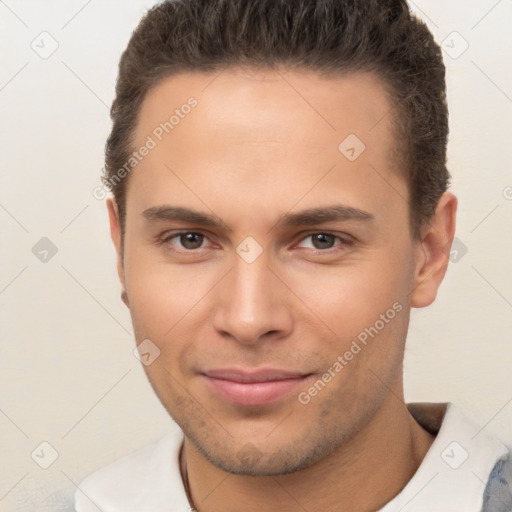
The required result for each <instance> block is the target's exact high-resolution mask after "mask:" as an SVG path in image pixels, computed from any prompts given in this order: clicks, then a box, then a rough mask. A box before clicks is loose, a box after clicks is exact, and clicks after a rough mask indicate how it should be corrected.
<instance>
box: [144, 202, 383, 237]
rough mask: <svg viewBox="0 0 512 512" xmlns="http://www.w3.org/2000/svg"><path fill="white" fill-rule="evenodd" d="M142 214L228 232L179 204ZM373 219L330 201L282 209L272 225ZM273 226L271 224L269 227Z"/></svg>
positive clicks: (221, 224)
mask: <svg viewBox="0 0 512 512" xmlns="http://www.w3.org/2000/svg"><path fill="white" fill-rule="evenodd" d="M142 216H143V217H144V218H145V219H146V220H148V221H149V222H158V221H165V220H167V221H169V220H171V221H182V222H189V223H191V224H199V225H201V226H205V227H214V228H221V229H224V230H225V231H227V232H232V231H233V230H232V228H231V227H229V226H228V225H227V224H226V223H225V222H224V221H223V220H222V219H220V218H219V217H217V216H216V215H212V214H208V213H202V212H199V211H196V210H192V209H190V208H184V207H181V206H171V205H162V206H154V207H152V208H148V209H147V210H144V211H143V212H142ZM353 220H355V221H366V222H368V221H373V220H375V217H374V215H372V214H371V213H369V212H366V211H364V210H360V209H359V208H354V207H352V206H346V205H333V206H327V207H318V208H310V209H308V210H303V211H301V212H297V213H286V214H283V215H281V216H280V217H279V220H278V221H277V223H276V224H275V225H274V226H273V227H276V226H311V225H315V224H321V223H323V222H337V221H338V222H340V221H344V222H345V221H353ZM271 229H273V228H271Z"/></svg>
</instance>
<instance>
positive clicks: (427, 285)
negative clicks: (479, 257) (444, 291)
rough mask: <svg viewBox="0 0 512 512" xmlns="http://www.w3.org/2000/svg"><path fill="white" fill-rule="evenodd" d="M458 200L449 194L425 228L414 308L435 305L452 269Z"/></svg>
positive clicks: (418, 258) (420, 249)
mask: <svg viewBox="0 0 512 512" xmlns="http://www.w3.org/2000/svg"><path fill="white" fill-rule="evenodd" d="M456 211H457V198H456V197H455V196H454V195H453V194H452V193H451V192H445V193H444V194H443V195H442V196H441V198H440V199H439V201H438V203H437V207H436V211H435V213H434V215H433V216H432V218H431V219H430V221H429V222H428V223H427V224H426V225H425V226H424V229H423V232H422V235H421V240H420V241H419V242H418V247H417V252H416V254H417V258H416V270H415V276H414V287H413V290H412V292H411V306H412V307H415V308H423V307H426V306H429V305H430V304H432V302H434V300H435V298H436V295H437V291H438V289H439V286H440V285H441V282H442V281H443V278H444V276H445V274H446V270H447V268H448V261H449V256H450V248H451V245H452V242H453V237H454V235H455V218H456Z"/></svg>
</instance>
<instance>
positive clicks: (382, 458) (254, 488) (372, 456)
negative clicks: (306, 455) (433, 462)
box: [183, 391, 434, 512]
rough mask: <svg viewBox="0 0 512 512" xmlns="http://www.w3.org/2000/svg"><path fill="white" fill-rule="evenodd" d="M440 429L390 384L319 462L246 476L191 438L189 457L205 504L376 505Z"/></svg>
mask: <svg viewBox="0 0 512 512" xmlns="http://www.w3.org/2000/svg"><path fill="white" fill-rule="evenodd" d="M433 440H434V437H433V436H432V435H431V434H429V433H428V432H426V431H425V430H424V429H423V428H421V427H420V426H419V425H418V423H417V422H416V421H415V420H414V419H413V417H412V416H411V415H410V413H409V411H408V409H407V407H406V405H405V404H404V402H403V394H401V393H399V394H397V393H396V392H393V391H390V393H389V394H388V396H387V398H386V399H385V401H384V402H383V404H382V406H381V408H380V409H379V410H378V411H377V413H376V414H375V415H374V416H373V418H372V419H371V420H370V421H369V422H368V424H367V425H366V427H365V428H364V429H363V430H361V431H360V432H359V433H358V434H357V435H355V436H354V437H353V438H352V439H350V441H349V442H347V443H345V444H344V445H343V446H342V447H340V448H339V449H338V450H336V451H333V452H332V453H331V454H330V455H329V456H328V457H326V458H324V459H322V460H321V461H320V462H318V463H317V464H314V465H313V466H310V467H308V468H306V469H304V470H301V471H298V472H295V473H291V474H286V475H279V476H267V477H265V476H260V477H254V476H240V475H233V474H229V473H226V472H224V471H222V470H220V469H219V468H217V467H215V466H213V465H212V464H211V463H210V462H209V461H207V460H206V459H205V458H204V457H203V455H202V454H201V453H199V452H198V450H197V449H196V447H195V446H194V445H193V444H192V442H191V441H190V440H189V439H188V438H185V442H184V447H183V448H184V451H183V462H184V465H185V467H186V471H185V474H186V476H185V478H188V484H189V487H190V496H189V499H191V502H192V503H193V504H194V506H195V508H196V510H197V511H198V512H214V511H218V510H223V512H238V511H240V510H244V511H245V512H260V511H261V510H272V509H274V508H275V506H276V503H278V504H279V510H280V512H292V511H293V512H296V511H297V510H300V509H303V510H333V511H334V510H335V511H336V512H338V511H339V512H344V511H347V512H348V511H354V510H358V511H361V512H363V511H367V512H370V511H375V510H378V509H380V508H381V507H383V506H384V505H385V504H386V503H387V502H389V501H390V500H391V499H393V498H394V497H395V496H396V495H397V494H398V493H399V492H400V491H401V490H402V489H403V487H404V486H405V485H406V484H407V482H408V481H409V480H410V479H411V478H412V476H413V475H414V473H415V472H416V470H417V469H418V467H419V465H420V463H421V461H422V460H423V458H424V456H425V454H426V453H427V451H428V449H429V448H430V446H431V444H432V442H433Z"/></svg>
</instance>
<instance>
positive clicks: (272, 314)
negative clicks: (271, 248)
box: [213, 251, 293, 345]
mask: <svg viewBox="0 0 512 512" xmlns="http://www.w3.org/2000/svg"><path fill="white" fill-rule="evenodd" d="M276 274H278V272H276V270H275V269H274V268H272V269H271V268H269V261H268V258H267V257H266V255H265V251H264V252H263V254H261V255H260V256H259V257H258V258H257V259H256V260H255V261H253V262H252V263H247V262H246V261H245V260H244V259H243V258H241V257H239V256H238V255H237V254H235V255H234V263H233V268H232V269H231V271H230V272H228V274H227V275H226V276H225V278H224V279H222V281H221V283H219V284H220V285H221V286H217V287H216V297H215V306H214V307H215V310H214V315H213V324H214V327H215V329H216V330H217V331H218V332H219V333H220V334H221V335H223V336H224V337H231V338H233V339H235V340H236V341H237V342H238V343H241V344H245V345H251V344H258V343H260V342H261V341H263V339H265V340H268V339H269V338H272V339H276V338H281V337H285V336H286V335H287V334H289V333H290V332H291V330H292V328H293V322H292V313H291V310H290V308H288V307H287V304H288V300H289V298H290V297H289V296H290V292H289V290H287V288H286V286H285V285H284V284H283V282H282V281H281V280H280V279H279V278H278V277H277V275H276ZM287 297H288V300H287Z"/></svg>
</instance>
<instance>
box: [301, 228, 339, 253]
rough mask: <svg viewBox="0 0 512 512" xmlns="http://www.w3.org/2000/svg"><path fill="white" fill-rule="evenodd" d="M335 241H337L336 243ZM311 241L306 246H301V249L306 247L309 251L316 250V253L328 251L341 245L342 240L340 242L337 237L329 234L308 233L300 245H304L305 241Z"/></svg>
mask: <svg viewBox="0 0 512 512" xmlns="http://www.w3.org/2000/svg"><path fill="white" fill-rule="evenodd" d="M336 239H337V240H339V242H338V243H336ZM307 240H311V242H310V243H308V244H307V245H303V247H307V248H309V249H316V250H318V251H326V250H328V249H333V248H334V247H336V246H337V245H343V243H344V240H342V239H341V238H340V237H339V236H336V235H333V234H331V233H322V232H319V233H310V234H309V235H307V236H306V237H305V238H303V239H302V241H301V244H304V243H305V241H307Z"/></svg>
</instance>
